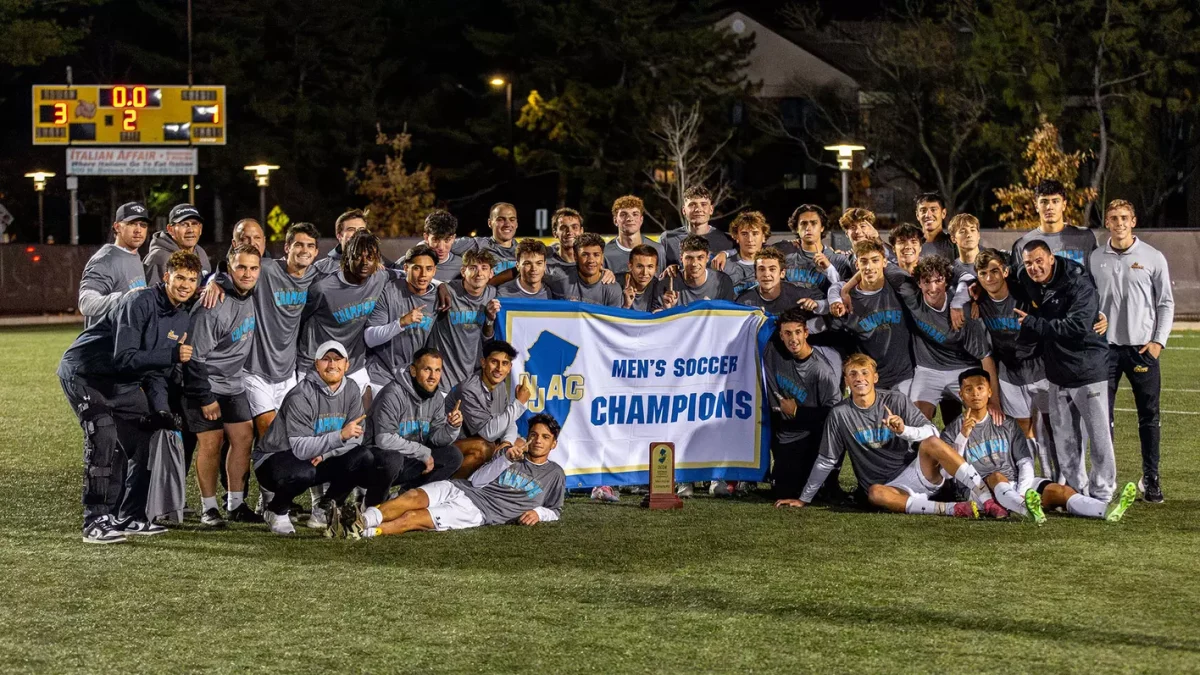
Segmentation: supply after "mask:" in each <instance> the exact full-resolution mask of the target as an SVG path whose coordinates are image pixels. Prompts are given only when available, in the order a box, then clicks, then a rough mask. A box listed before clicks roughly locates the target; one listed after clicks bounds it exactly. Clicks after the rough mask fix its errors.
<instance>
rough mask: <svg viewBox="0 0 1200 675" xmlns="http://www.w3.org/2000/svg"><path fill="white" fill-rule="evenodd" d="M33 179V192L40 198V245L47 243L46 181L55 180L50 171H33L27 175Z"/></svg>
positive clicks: (26, 175)
mask: <svg viewBox="0 0 1200 675" xmlns="http://www.w3.org/2000/svg"><path fill="white" fill-rule="evenodd" d="M25 177H26V178H32V179H33V190H34V192H37V196H38V243H39V244H44V243H46V179H47V178H54V174H53V173H51V172H50V171H32V172H30V173H27V174H25Z"/></svg>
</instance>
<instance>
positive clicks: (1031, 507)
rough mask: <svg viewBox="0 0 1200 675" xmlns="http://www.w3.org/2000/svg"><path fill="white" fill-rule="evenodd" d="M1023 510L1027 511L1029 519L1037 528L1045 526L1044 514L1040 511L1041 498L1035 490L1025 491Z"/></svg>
mask: <svg viewBox="0 0 1200 675" xmlns="http://www.w3.org/2000/svg"><path fill="white" fill-rule="evenodd" d="M1025 510H1026V511H1029V519H1030V520H1032V521H1033V522H1034V524H1036V525H1037V526H1038V527H1041V526H1042V525H1045V524H1046V512H1045V511H1043V510H1042V496H1041V495H1040V494H1038V491H1037V490H1033V489H1029V490H1026V491H1025Z"/></svg>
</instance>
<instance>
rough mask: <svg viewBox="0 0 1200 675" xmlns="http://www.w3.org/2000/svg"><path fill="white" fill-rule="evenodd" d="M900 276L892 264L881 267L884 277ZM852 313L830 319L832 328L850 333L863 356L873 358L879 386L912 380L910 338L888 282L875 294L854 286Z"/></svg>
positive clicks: (902, 312)
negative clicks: (877, 372) (856, 340)
mask: <svg viewBox="0 0 1200 675" xmlns="http://www.w3.org/2000/svg"><path fill="white" fill-rule="evenodd" d="M894 274H903V270H900V269H899V268H898V267H896V266H895V265H888V266H887V267H885V268H884V276H888V275H894ZM850 304H851V305H853V312H852V313H851V314H847V315H845V316H843V317H841V318H837V319H832V320H831V325H832V326H833V327H835V328H836V327H842V328H845V329H846V330H849V331H850V332H851V333H852V334H853V335H854V336H855V337H856V338H857V339H858V348H859V350H860V351H862V353H864V354H866V355H867V356H870V357H871V358H873V359H875V363H876V367H877V368H878V369H879V385H878V386H879V387H880V388H884V389H887V388H890V387H895V386H896V385H898V384H900V383H901V382H903V381H905V380H910V379H912V376H913V359H912V336H911V335H910V334H909V330H908V320H907V318H906V317H905V312H904V304H903V303H902V302H901V301H900V296H899V295H897V293H896V291H895V290H894V289H893V288H892V287H891V285H889V284H888V283H886V282H885V283H884V285H883V288H880V289H879V290H877V291H864V290H862V288H861V287H856V288H855V289H854V290H852V291H850Z"/></svg>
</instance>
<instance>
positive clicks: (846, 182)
mask: <svg viewBox="0 0 1200 675" xmlns="http://www.w3.org/2000/svg"><path fill="white" fill-rule="evenodd" d="M825 149H826V150H829V151H831V152H836V153H837V162H838V168H839V169H841V170H842V211H845V210H846V209H848V208H850V165H851V163H852V162H853V160H854V153H856V152H859V151H862V150H866V149H867V148H866V146H863V145H859V144H857V143H854V142H852V141H842V142H841V143H836V144H834V145H827V146H825Z"/></svg>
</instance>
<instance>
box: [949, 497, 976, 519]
mask: <svg viewBox="0 0 1200 675" xmlns="http://www.w3.org/2000/svg"><path fill="white" fill-rule="evenodd" d="M950 515H952V516H954V517H955V518H979V507H978V506H976V505H975V502H973V501H971V500H967V501H965V502H954V506H953V507H951V509H950Z"/></svg>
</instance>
